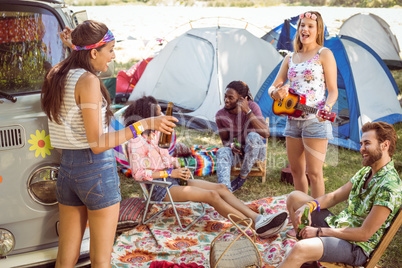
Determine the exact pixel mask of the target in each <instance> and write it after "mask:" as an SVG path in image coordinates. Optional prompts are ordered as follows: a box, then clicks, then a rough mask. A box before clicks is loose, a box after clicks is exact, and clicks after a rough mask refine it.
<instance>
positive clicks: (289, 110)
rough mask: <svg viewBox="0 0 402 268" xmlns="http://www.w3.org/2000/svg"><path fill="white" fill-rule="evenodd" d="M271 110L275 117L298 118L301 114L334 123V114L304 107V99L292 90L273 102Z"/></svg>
mask: <svg viewBox="0 0 402 268" xmlns="http://www.w3.org/2000/svg"><path fill="white" fill-rule="evenodd" d="M272 110H273V112H274V114H276V115H290V116H292V117H300V116H301V115H302V114H303V112H305V113H308V114H316V115H317V116H318V117H321V118H322V119H325V120H328V121H331V122H334V120H335V116H336V113H332V112H329V111H325V110H318V109H317V108H314V107H310V106H307V105H306V97H305V96H304V95H299V94H297V93H296V92H295V91H294V90H293V89H291V88H290V89H289V94H288V95H287V96H286V97H285V98H283V99H281V100H274V103H273V104H272Z"/></svg>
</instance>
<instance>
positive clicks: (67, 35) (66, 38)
mask: <svg viewBox="0 0 402 268" xmlns="http://www.w3.org/2000/svg"><path fill="white" fill-rule="evenodd" d="M72 31H73V30H71V29H70V28H69V27H67V26H66V28H65V29H64V30H63V31H61V32H60V33H59V35H60V39H61V41H62V42H63V44H64V45H66V46H67V47H69V48H72V46H73V42H72V41H71V40H72V39H71V33H72Z"/></svg>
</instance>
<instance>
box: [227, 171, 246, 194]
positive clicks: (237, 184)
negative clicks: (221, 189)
mask: <svg viewBox="0 0 402 268" xmlns="http://www.w3.org/2000/svg"><path fill="white" fill-rule="evenodd" d="M246 180H247V178H244V179H242V178H241V177H240V175H239V176H237V178H236V179H234V180H233V181H232V182H231V186H232V192H233V193H234V192H235V191H236V190H238V189H239V188H240V187H242V186H243V184H244V183H245V182H246Z"/></svg>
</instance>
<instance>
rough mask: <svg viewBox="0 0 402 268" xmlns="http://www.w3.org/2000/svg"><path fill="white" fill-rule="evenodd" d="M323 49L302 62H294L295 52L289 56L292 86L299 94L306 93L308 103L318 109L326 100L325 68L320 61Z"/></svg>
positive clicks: (312, 116)
mask: <svg viewBox="0 0 402 268" xmlns="http://www.w3.org/2000/svg"><path fill="white" fill-rule="evenodd" d="M323 49H325V48H324V47H322V48H321V49H320V50H319V51H318V53H317V54H316V55H315V56H314V57H313V58H311V59H309V60H307V61H304V62H301V63H294V62H293V56H294V53H292V54H291V55H290V57H289V69H288V78H289V81H290V88H292V89H293V90H294V91H296V93H298V94H302V95H305V96H306V105H308V106H311V107H314V108H317V109H322V108H323V106H324V105H325V101H326V97H325V90H326V85H325V77H324V70H323V67H322V65H321V62H320V53H321V51H322V50H323ZM314 117H315V115H314V114H308V115H306V116H303V117H298V118H293V119H296V120H305V119H311V118H314Z"/></svg>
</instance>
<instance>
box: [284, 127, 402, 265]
mask: <svg viewBox="0 0 402 268" xmlns="http://www.w3.org/2000/svg"><path fill="white" fill-rule="evenodd" d="M362 133H363V135H362V138H361V142H360V144H361V148H360V153H361V155H362V157H363V166H364V167H363V168H362V169H360V170H359V171H358V172H357V173H356V174H355V175H354V176H353V178H352V179H351V180H350V181H348V182H347V183H346V184H345V185H343V186H342V187H340V188H339V189H337V190H335V191H333V192H332V193H328V194H325V195H323V196H320V197H318V198H317V199H315V200H313V198H312V197H311V196H308V195H307V194H305V193H303V192H300V191H294V192H292V193H291V194H290V195H289V197H288V199H287V208H288V211H289V215H290V218H291V220H292V224H293V226H294V228H295V230H296V229H297V227H298V225H299V224H300V218H301V215H302V213H303V211H304V210H305V208H308V209H309V212H310V214H311V226H307V227H304V228H303V229H302V230H301V231H300V234H299V235H300V236H301V237H302V238H303V240H300V241H299V242H297V243H296V244H295V246H294V247H293V248H292V250H291V251H290V253H289V254H288V256H286V259H285V260H284V261H283V262H282V263H281V265H280V266H279V267H286V268H292V267H312V265H310V266H307V264H305V262H308V261H321V262H340V263H346V264H348V265H352V266H363V265H364V264H365V263H366V261H367V258H368V257H369V256H370V254H371V252H372V251H373V250H374V249H375V248H376V247H377V245H378V243H379V242H380V240H381V237H382V236H383V234H384V233H385V231H386V229H387V228H388V227H389V226H390V224H391V222H392V220H393V218H394V217H395V215H396V213H397V212H398V211H399V208H400V206H401V203H402V194H401V193H402V182H401V179H400V178H399V175H398V172H397V171H396V169H395V167H394V162H393V161H392V155H393V154H394V152H395V147H396V141H397V135H396V132H395V129H394V128H393V126H392V125H390V124H387V123H384V122H369V123H366V124H364V125H363V127H362ZM344 201H347V202H348V206H347V208H345V209H344V210H343V211H341V212H340V213H339V214H338V215H333V214H332V213H330V212H329V211H328V210H327V208H330V207H333V206H335V205H337V204H339V203H341V202H344ZM292 231H294V230H290V231H288V232H287V235H288V236H292V234H291V232H292ZM303 264H304V265H303ZM302 265H303V266H302Z"/></svg>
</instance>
